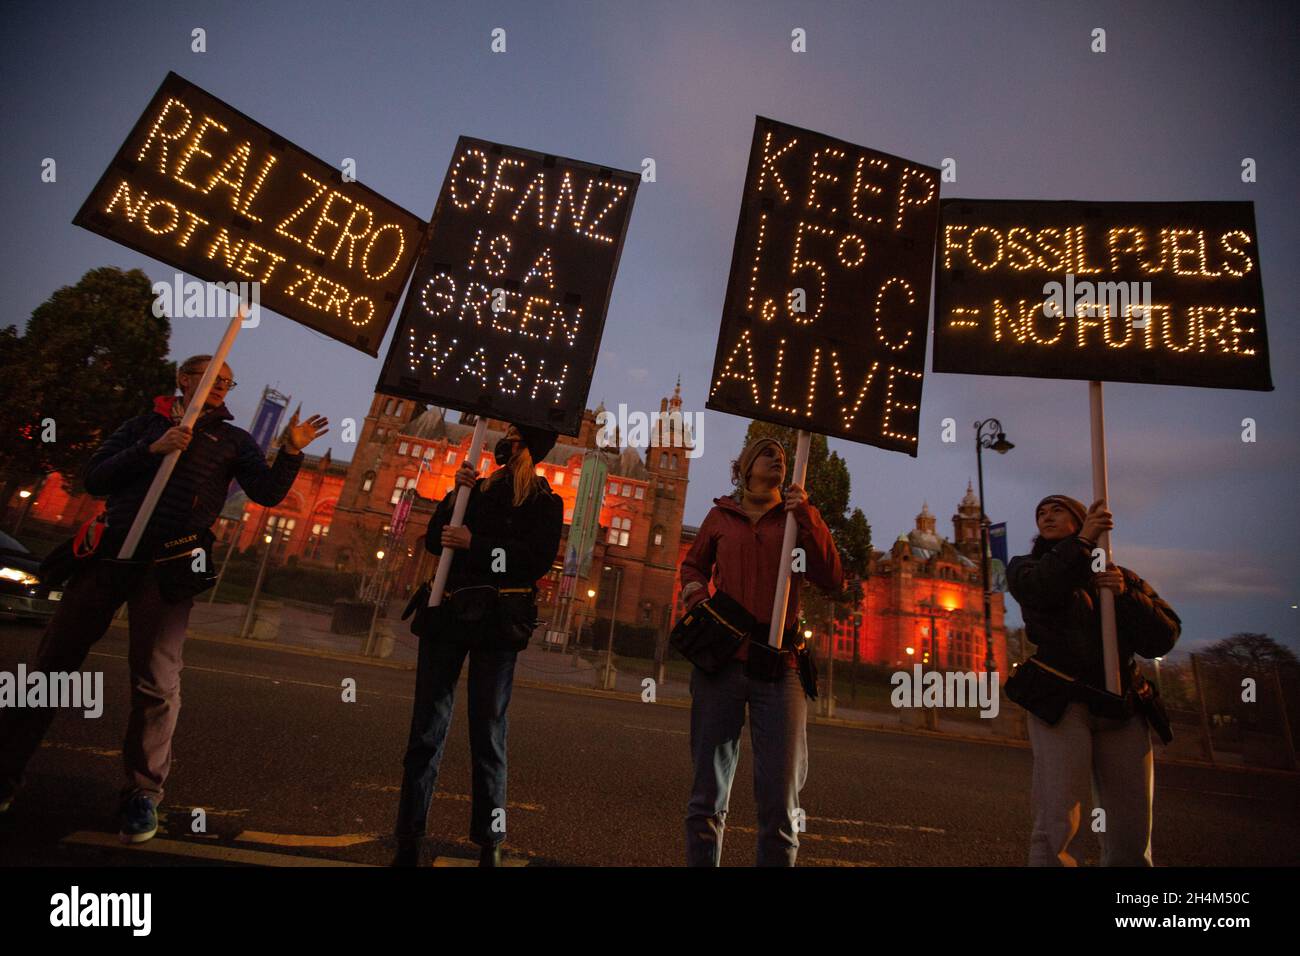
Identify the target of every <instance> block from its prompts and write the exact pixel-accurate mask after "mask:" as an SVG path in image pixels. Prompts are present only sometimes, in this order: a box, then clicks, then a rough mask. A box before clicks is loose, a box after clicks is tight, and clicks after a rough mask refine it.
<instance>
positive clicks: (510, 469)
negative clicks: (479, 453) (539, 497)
mask: <svg viewBox="0 0 1300 956" xmlns="http://www.w3.org/2000/svg"><path fill="white" fill-rule="evenodd" d="M506 475H509V476H510V477H511V479H512V480H513V481H514V485H515V493H514V506H515V507H516V508H518V507H519V506H520V505H522V504H523V503H524V502H525V501H527V500H528V497H529V496H530V495H531V494H532V493H533V492H534V491H536V490H537V475H536V473H535V472H534V470H533V454H532V452H530V451H529V450H528V447H527V446H525V447H523V448H521V449H520V450H519V455H518V456H517V457H516V458H514V459H513V460H512V461H510V462H509V463H508V464H506V465H504V466H502V467H501V468H498V469H497V470H496V471H494V472H492V474H490V475H488V478H487V481H485V482H484V483H483V488H484V490H487V489H488V488H490V487H492V485H493V484H495V483H496V481H497V480H498V479H504V476H506Z"/></svg>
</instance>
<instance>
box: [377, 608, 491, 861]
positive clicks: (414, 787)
mask: <svg viewBox="0 0 1300 956" xmlns="http://www.w3.org/2000/svg"><path fill="white" fill-rule="evenodd" d="M466 655H468V656H469V701H468V703H469V748H470V757H471V759H472V762H473V779H472V782H471V794H472V797H471V804H470V825H469V835H470V839H471V840H473V841H474V842H475V843H477V844H478V845H479V846H495V845H496V844H498V843H500V842H502V841H503V840H504V839H505V838H506V834H505V807H506V727H507V717H506V709H507V708H508V707H509V706H510V691H511V688H512V686H513V683H514V674H515V658H516V656H517V653H516V652H515V651H510V650H500V649H497V648H495V647H494V646H492V644H491V636H490V635H482V634H475V635H473V636H472V637H471V636H468V635H465V634H457V633H454V632H453V633H449V632H448V631H447V630H444V631H441V632H440V633H436V634H432V635H429V636H427V637H422V638H420V653H419V661H418V664H417V670H416V677H415V708H414V710H413V712H412V713H411V732H410V736H409V738H408V739H407V744H406V756H405V758H404V759H403V761H402V792H401V796H400V798H399V801H398V808H397V826H396V834H397V837H398V839H399V840H400V839H415V838H418V837H420V836H422V835H423V834H424V831H425V825H426V821H427V819H428V816H429V804H430V803H431V802H432V800H433V791H434V786H435V784H436V783H437V781H438V765H439V764H440V763H441V762H442V752H443V746H444V745H445V744H446V742H447V730H448V728H450V726H451V711H452V705H453V702H454V699H455V693H456V682H457V681H458V680H459V679H460V671H461V667H462V665H463V664H464V663H465V657H466ZM497 811H500V812H497Z"/></svg>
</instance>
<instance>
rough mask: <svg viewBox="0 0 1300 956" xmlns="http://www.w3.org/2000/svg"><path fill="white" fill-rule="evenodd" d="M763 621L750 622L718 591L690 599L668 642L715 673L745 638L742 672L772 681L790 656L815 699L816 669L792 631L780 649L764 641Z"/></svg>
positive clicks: (740, 608) (749, 616)
mask: <svg viewBox="0 0 1300 956" xmlns="http://www.w3.org/2000/svg"><path fill="white" fill-rule="evenodd" d="M768 630H769V625H768V624H763V623H760V622H759V621H757V620H755V618H754V615H752V614H750V613H749V611H747V610H746V609H745V608H744V606H743V605H741V603H740V602H739V601H737V600H736V599H735V598H733V597H731V596H730V595H729V594H727V593H726V592H724V591H715V592H714V593H713V595H712V596H711V597H707V598H704V599H703V600H702V601H698V602H696V604H695V605H694V606H693V607H691V609H690V610H689V611H687V612H686V613H685V614H684V615H682V619H681V620H680V621H678V622H677V624H676V625H675V626H674V627H673V630H672V633H671V634H670V635H669V636H668V643H669V644H670V645H671V646H672V648H673V650H675V651H677V653H678V654H680V655H681V656H682V657H684V658H686V659H687V660H688V661H690V662H691V663H692V664H694V665H695V666H696V667H698V668H699V669H700V670H702V671H703V672H704V673H706V674H716V673H718V672H719V671H721V670H722V668H723V667H725V666H726V665H727V663H729V662H730V661H731V659H732V658H734V657H735V656H736V654H737V653H738V652H739V651H740V648H741V647H742V646H743V645H744V644H745V642H746V641H748V642H749V647H748V650H747V653H746V656H745V674H746V675H747V676H748V677H752V678H754V679H756V680H763V681H768V682H770V683H774V682H776V681H778V680H781V679H782V678H783V677H784V676H785V672H786V671H787V670H789V669H790V664H789V661H788V659H787V655H789V654H793V655H795V658H796V661H795V662H796V664H797V667H796V669H797V670H798V672H799V682H800V683H801V684H802V685H803V689H804V693H805V694H807V695H808V697H810V698H812V699H813V700H816V699H817V667H816V664H815V663H814V661H813V659H812V654H810V653H809V651H808V648H807V646H806V644H805V642H804V639H803V637H802V636H801V635H800V634H799V632H798V630H797V629H790V630H787V631H786V633H785V636H784V641H783V644H782V647H781V648H780V649H777V648H775V647H773V646H772V645H771V644H769V643H768V642H767V639H768Z"/></svg>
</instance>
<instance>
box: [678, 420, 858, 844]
mask: <svg viewBox="0 0 1300 956" xmlns="http://www.w3.org/2000/svg"><path fill="white" fill-rule="evenodd" d="M785 473H786V466H785V451H784V449H783V448H782V447H781V445H780V443H779V442H777V441H776V440H775V439H772V438H759V439H756V440H755V441H752V442H750V443H749V445H747V446H746V447H745V449H744V451H742V452H741V455H740V458H739V459H737V460H736V461H735V462H734V463H733V464H732V480H733V482H734V483H735V485H736V491H735V493H734V494H733V495H730V496H727V497H722V498H716V499H714V507H713V509H712V510H711V511H710V512H709V513H708V515H707V516H706V517H705V519H704V523H703V524H701V525H700V530H699V533H698V534H697V536H696V538H695V543H694V545H692V547H691V550H690V552H689V553H688V554H687V555H686V558H685V559H684V560H683V561H682V570H681V575H682V600H683V601H684V602H685V604H686V606H687V614H686V615H685V616H684V617H683V619H682V622H681V623H679V625H678V627H677V628H675V629H674V635H675V636H678V635H680V634H681V633H682V632H683V631H684V630H690V629H691V628H692V627H693V626H694V625H693V624H692V623H691V621H692V620H693V619H696V618H698V619H699V620H700V621H704V622H706V623H708V622H715V623H714V624H713V627H714V630H715V631H717V633H718V635H719V636H720V637H721V640H722V642H723V643H722V646H723V647H725V648H726V650H725V652H724V653H717V651H716V648H717V647H718V646H719V644H718V643H716V642H713V649H712V650H711V652H710V653H708V654H698V653H695V651H696V650H699V648H700V645H701V642H700V641H698V640H692V641H691V643H690V645H689V646H690V647H691V648H693V649H694V650H690V651H687V652H686V653H687V656H688V657H690V658H691V659H692V662H693V663H694V664H695V666H694V667H693V668H692V670H691V756H692V759H693V762H694V765H695V781H694V785H693V787H692V791H691V797H690V802H689V805H688V808H687V816H686V862H687V865H688V866H718V865H720V863H721V857H722V838H723V832H724V828H725V825H726V817H727V805H728V802H729V800H730V796H731V784H732V781H733V779H734V778H735V774H736V764H737V760H738V759H739V756H740V733H741V728H742V727H743V726H744V723H745V709H746V706H747V705H748V708H749V719H750V722H751V723H750V739H751V741H752V744H753V749H754V795H755V801H756V803H757V805H758V865H759V866H793V865H794V862H795V856H796V854H797V853H798V850H799V837H798V833H799V831H800V830H802V829H803V825H802V811H801V810H800V808H799V791H800V790H801V789H802V788H803V784H804V779H805V778H806V776H807V773H808V743H807V719H808V705H807V701H806V700H805V694H806V695H807V696H808V697H815V696H816V693H817V690H816V676H815V675H814V674H813V672H812V661H811V657H810V654H809V652H808V649H807V648H806V647H805V646H804V645H803V638H802V636H801V635H800V634H799V628H798V622H799V582H800V581H801V580H802V579H803V578H804V577H806V578H807V579H808V580H809V581H811V582H812V583H813V584H815V585H817V586H818V587H819V588H822V589H823V590H826V591H835V590H838V589H839V588H840V586H841V584H842V583H843V577H844V572H843V569H842V568H841V566H840V557H839V553H838V552H837V551H836V549H835V543H834V541H833V540H832V539H831V533H830V529H829V528H827V527H826V523H825V522H824V521H823V520H822V517H821V515H820V513H819V512H818V511H817V509H816V508H815V507H813V506H812V505H811V504H809V502H808V495H807V494H806V493H805V492H804V490H803V488H801V487H799V486H798V485H794V484H792V485H790V486H789V487H788V488H787V489H786V490H785V492H784V494H782V492H781V482H782V480H783V479H784V477H785ZM787 514H793V515H794V517H795V522H796V527H797V538H796V548H795V549H794V552H793V557H792V555H787V554H782V547H783V541H782V539H783V535H784V529H785V523H786V515H787ZM789 560H793V562H794V563H793V565H792V567H791V571H792V582H791V587H790V597H789V599H788V603H787V605H786V607H787V613H786V619H785V620H786V627H785V633H784V635H783V637H782V642H781V649H780V650H778V649H777V648H776V647H774V646H771V645H769V644H768V631H769V630H770V618H771V616H772V608H773V606H774V604H775V596H776V587H777V577H778V569H779V567H780V565H781V562H782V561H789ZM710 581H712V582H713V583H714V586H715V590H714V593H713V595H710V594H709V582H710ZM706 610H707V611H708V616H707V617H706V616H705V615H704V614H703V613H702V612H704V611H706ZM728 632H731V633H738V634H739V637H738V639H737V640H735V641H734V642H732V641H731V639H730V638H729V637H728ZM709 640H711V639H709ZM674 646H677V647H678V648H679V649H681V648H682V646H683V645H682V644H681V643H680V638H679V639H678V640H677V641H676V642H675V644H674Z"/></svg>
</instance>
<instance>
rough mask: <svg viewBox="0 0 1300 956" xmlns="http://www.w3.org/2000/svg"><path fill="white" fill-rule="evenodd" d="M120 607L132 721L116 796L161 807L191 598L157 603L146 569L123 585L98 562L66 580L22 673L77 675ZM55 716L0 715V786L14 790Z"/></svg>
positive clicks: (25, 711)
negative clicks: (125, 622)
mask: <svg viewBox="0 0 1300 956" xmlns="http://www.w3.org/2000/svg"><path fill="white" fill-rule="evenodd" d="M123 601H126V603H127V607H128V608H129V611H130V623H129V631H130V642H129V644H128V650H127V662H128V665H129V668H130V673H131V715H130V717H129V718H128V719H127V725H126V738H125V740H124V741H123V743H122V762H123V769H124V771H125V774H126V779H125V781H124V783H123V786H122V798H123V800H125V799H128V798H130V797H133V796H137V795H140V794H143V795H145V796H150V797H153V798H154V800H155V802H161V801H162V797H163V784H164V782H165V781H166V779H167V772H168V770H169V769H170V768H171V761H172V734H173V733H174V732H175V730H176V719H177V717H178V716H179V715H180V710H181V668H182V666H183V660H182V656H181V649H182V648H183V646H184V644H185V629H186V625H187V624H188V623H189V617H190V608H191V607H193V605H194V601H193V599H192V598H186V599H185V600H183V601H178V602H175V603H168V602H166V601H164V600H163V599H162V595H160V594H159V593H158V582H157V580H156V578H155V577H154V573H153V571H152V569H151V570H149V571H147V572H145V573H144V574H143V576H142V577H141V578H139V579H138V580H136V581H133V582H132V583H131V585H130V586H129V587H123V586H122V584H121V583H120V582H119V581H118V580H117V579H116V578H115V577H114V574H113V572H112V571H111V569H110V568H109V567H108V566H107V564H106V563H105V562H100V561H96V562H94V563H92V564H91V565H90V566H89V567H86V568H83V569H80V570H78V571H77V572H76V574H75V575H74V577H73V578H72V580H71V581H69V582H68V586H67V588H66V589H65V590H64V592H63V600H62V601H60V602H59V606H58V608H57V609H56V610H55V612H54V617H53V618H51V619H50V623H49V624H48V625H47V626H46V628H45V635H44V636H43V637H42V638H41V643H40V647H39V648H38V649H37V652H36V660H35V661H34V662H32V663H31V664H30V665H29V669H30V670H33V671H44V672H45V673H53V672H60V671H64V672H66V671H78V670H81V669H82V665H83V664H84V663H85V660H86V656H87V655H88V654H89V653H90V649H91V647H92V646H93V645H94V644H95V642H96V641H98V640H99V639H100V638H101V637H103V636H104V632H105V631H107V630H108V627H109V624H110V623H112V620H113V615H114V613H116V611H117V609H118V608H119V607H121V606H122V602H123ZM55 713H56V711H55V709H54V708H52V707H37V708H21V709H19V708H13V709H10V708H6V709H5V710H3V711H0V788H2V789H5V790H13V789H16V788H17V786H18V784H19V783H20V782H21V780H22V775H23V771H24V769H25V768H26V766H27V762H28V761H29V760H30V759H31V758H32V755H33V754H35V753H36V751H37V749H38V748H39V747H40V745H41V740H42V738H44V736H45V732H46V731H47V730H48V729H49V726H50V723H51V722H52V721H53V720H54V716H55Z"/></svg>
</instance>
